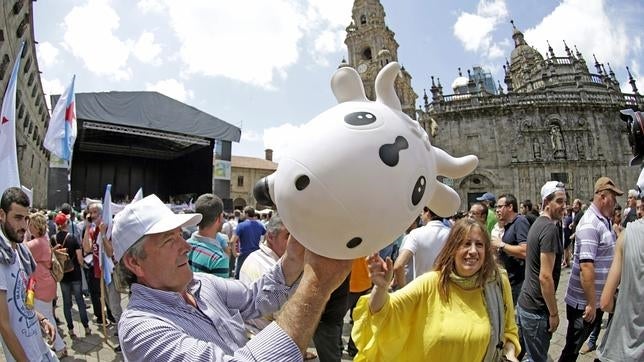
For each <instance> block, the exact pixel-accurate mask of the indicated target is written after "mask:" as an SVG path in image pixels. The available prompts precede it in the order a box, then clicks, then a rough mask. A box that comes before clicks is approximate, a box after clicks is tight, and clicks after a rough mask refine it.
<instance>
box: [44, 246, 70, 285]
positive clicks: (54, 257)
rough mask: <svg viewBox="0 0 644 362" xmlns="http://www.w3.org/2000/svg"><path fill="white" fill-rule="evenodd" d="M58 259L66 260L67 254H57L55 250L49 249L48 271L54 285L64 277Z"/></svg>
mask: <svg viewBox="0 0 644 362" xmlns="http://www.w3.org/2000/svg"><path fill="white" fill-rule="evenodd" d="M59 258H62V259H63V260H67V259H68V257H67V254H65V253H62V252H59V251H57V250H56V249H51V269H49V272H50V273H51V276H52V277H53V278H54V280H55V281H56V283H58V282H60V281H61V280H63V276H65V272H64V270H63V264H62V263H61V262H60V260H59ZM63 263H64V261H63Z"/></svg>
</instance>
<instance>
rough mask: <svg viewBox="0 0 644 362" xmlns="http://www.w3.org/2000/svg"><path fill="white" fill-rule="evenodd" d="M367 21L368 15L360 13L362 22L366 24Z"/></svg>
mask: <svg viewBox="0 0 644 362" xmlns="http://www.w3.org/2000/svg"><path fill="white" fill-rule="evenodd" d="M366 23H367V16H366V15H364V14H363V15H360V24H362V25H364V24H366Z"/></svg>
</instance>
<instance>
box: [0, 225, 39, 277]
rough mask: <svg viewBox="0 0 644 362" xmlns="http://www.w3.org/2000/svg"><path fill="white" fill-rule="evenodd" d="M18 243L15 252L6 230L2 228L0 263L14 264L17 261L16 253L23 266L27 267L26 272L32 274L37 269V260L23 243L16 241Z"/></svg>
mask: <svg viewBox="0 0 644 362" xmlns="http://www.w3.org/2000/svg"><path fill="white" fill-rule="evenodd" d="M16 245H17V247H16V252H14V251H13V248H12V247H11V242H10V241H9V240H8V239H7V237H6V236H5V235H4V230H3V229H2V228H0V263H2V264H7V265H12V264H13V263H15V262H16V255H18V257H19V258H20V261H21V262H22V267H23V268H25V273H27V275H31V273H33V272H34V270H36V261H35V260H34V257H33V256H32V255H31V252H30V251H29V249H28V248H27V247H26V246H25V245H24V244H23V243H16Z"/></svg>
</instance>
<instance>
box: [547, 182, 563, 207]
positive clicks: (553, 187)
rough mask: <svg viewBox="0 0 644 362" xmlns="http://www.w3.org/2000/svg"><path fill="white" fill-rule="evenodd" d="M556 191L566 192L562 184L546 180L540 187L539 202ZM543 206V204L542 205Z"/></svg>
mask: <svg viewBox="0 0 644 362" xmlns="http://www.w3.org/2000/svg"><path fill="white" fill-rule="evenodd" d="M557 191H563V192H566V188H565V187H564V184H563V183H561V182H559V181H548V182H546V183H545V184H544V185H543V186H542V187H541V202H543V201H544V200H545V199H546V197H548V196H550V195H552V194H554V193H555V192H557ZM544 206H545V205H544Z"/></svg>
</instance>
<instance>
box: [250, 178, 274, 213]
mask: <svg viewBox="0 0 644 362" xmlns="http://www.w3.org/2000/svg"><path fill="white" fill-rule="evenodd" d="M253 196H254V197H255V200H257V203H258V204H262V205H265V206H271V207H272V206H275V203H274V202H273V199H271V194H270V192H269V187H268V178H266V177H264V178H262V179H260V180H259V181H257V183H256V184H255V187H253Z"/></svg>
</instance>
